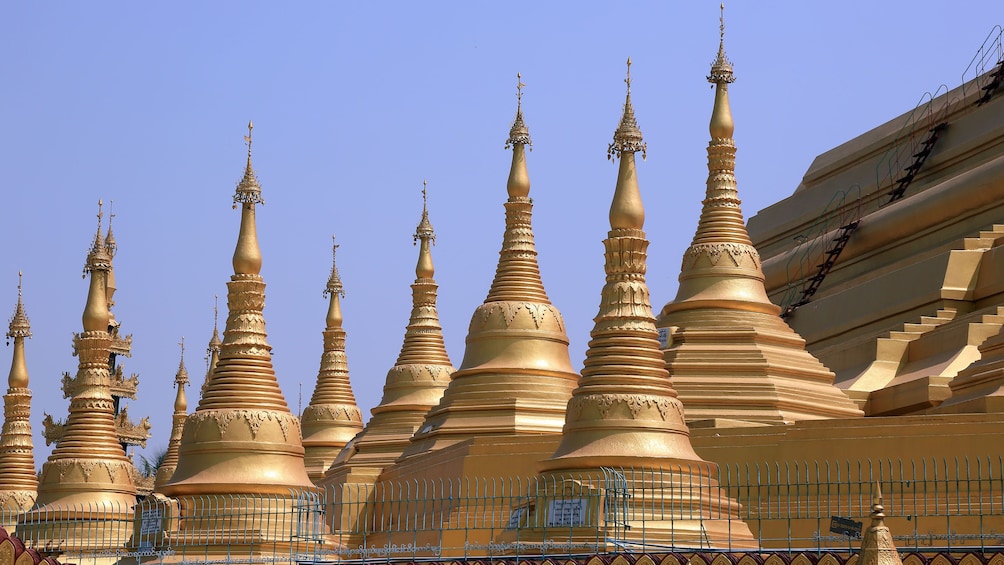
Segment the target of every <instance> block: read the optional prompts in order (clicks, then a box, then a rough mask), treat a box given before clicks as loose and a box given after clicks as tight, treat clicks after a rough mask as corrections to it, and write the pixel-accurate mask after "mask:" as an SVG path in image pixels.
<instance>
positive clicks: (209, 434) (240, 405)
mask: <svg viewBox="0 0 1004 565" xmlns="http://www.w3.org/2000/svg"><path fill="white" fill-rule="evenodd" d="M252 128H253V125H252V124H251V123H248V135H247V137H246V138H245V140H246V141H247V144H248V157H247V166H246V168H245V170H244V177H243V178H242V179H241V181H240V182H239V183H238V184H237V191H236V194H235V195H234V207H237V206H240V208H241V227H240V233H239V235H238V237H237V246H236V249H235V251H234V257H233V266H234V275H233V276H232V277H231V280H230V282H229V283H227V287H228V296H227V305H228V309H229V314H228V316H227V324H226V329H225V330H224V332H223V344H222V346H221V348H220V357H219V362H218V363H217V365H216V368H215V369H214V370H213V373H212V375H211V377H210V379H209V385H208V386H207V387H206V392H205V394H203V395H202V398H201V400H200V401H199V406H198V408H197V409H196V410H195V412H194V413H192V414H191V415H190V416H189V417H188V419H187V420H186V421H185V429H184V431H183V433H182V438H181V446H180V447H179V450H178V467H177V469H176V470H175V472H174V476H173V477H171V480H170V481H169V482H168V483H167V484H165V485H163V486H162V487H161V489H160V490H161V492H162V493H163V494H165V495H166V496H170V497H182V496H187V495H200V494H231V493H260V494H276V495H283V496H289V495H290V489H304V488H312V487H313V483H311V481H310V478H309V477H308V476H307V472H306V469H305V468H304V464H303V445H302V443H301V440H300V420H299V418H297V417H296V416H295V415H293V414H291V413H290V411H289V407H288V406H287V404H286V400H285V398H284V397H283V395H282V391H281V390H279V385H278V383H277V382H276V378H275V371H274V370H273V369H272V361H271V346H269V344H268V342H267V341H266V340H265V318H264V316H263V314H262V310H263V309H264V307H265V282H264V281H263V280H262V277H261V275H260V274H259V272H260V271H261V263H262V257H261V250H260V249H259V248H258V236H257V231H256V225H255V205H256V204H262V203H264V200H263V199H262V196H261V186H259V184H258V180H257V179H256V178H255V174H254V170H253V168H252V166H251V131H252Z"/></svg>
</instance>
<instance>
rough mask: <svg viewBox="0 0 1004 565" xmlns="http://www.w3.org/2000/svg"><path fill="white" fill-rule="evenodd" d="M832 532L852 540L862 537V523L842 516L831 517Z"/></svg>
mask: <svg viewBox="0 0 1004 565" xmlns="http://www.w3.org/2000/svg"><path fill="white" fill-rule="evenodd" d="M830 532H831V533H834V534H840V535H844V536H850V537H852V538H859V537H861V522H855V521H854V520H851V519H850V518H842V517H840V516H830Z"/></svg>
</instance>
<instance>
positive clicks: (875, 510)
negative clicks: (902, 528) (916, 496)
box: [858, 482, 903, 565]
mask: <svg viewBox="0 0 1004 565" xmlns="http://www.w3.org/2000/svg"><path fill="white" fill-rule="evenodd" d="M858 563H860V564H861V565H903V561H902V560H900V558H899V552H898V551H896V544H895V543H894V541H893V538H892V533H891V532H890V531H889V527H888V526H886V525H885V508H884V507H883V506H882V488H881V487H880V486H879V483H878V482H876V483H875V491H874V493H872V523H871V525H870V526H868V528H866V529H865V531H864V535H862V536H861V557H860V558H859V560H858Z"/></svg>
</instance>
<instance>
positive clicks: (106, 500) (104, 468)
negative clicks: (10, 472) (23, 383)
mask: <svg viewBox="0 0 1004 565" xmlns="http://www.w3.org/2000/svg"><path fill="white" fill-rule="evenodd" d="M100 204H101V203H100V202H99V203H98V205H99V211H98V230H97V233H96V234H95V236H94V242H93V244H92V245H91V250H90V253H89V254H88V256H87V263H86V265H85V267H84V273H85V276H86V274H88V273H89V274H90V286H89V289H88V292H87V304H86V306H85V307H84V313H83V316H82V321H83V326H84V331H83V332H82V333H79V334H75V335H74V337H73V347H74V351H75V352H76V355H77V357H78V358H79V359H80V364H79V367H78V369H77V375H76V377H75V378H72V379H69V380H65V379H64V383H63V385H64V386H63V390H64V391H65V392H66V393H67V394H68V395H70V397H71V398H70V407H69V415H68V417H67V419H66V421H65V423H61V424H55V426H56V427H57V429H58V433H56V434H47V438H48V437H53V436H55V437H56V438H57V443H56V447H55V449H53V451H52V453H51V454H50V455H49V459H48V461H46V462H45V464H44V465H42V473H41V476H40V478H39V485H38V498H37V500H36V501H35V506H34V508H33V509H32V511H31V512H29V513H28V514H26V515H25V516H23V517H22V519H21V523H20V524H19V525H18V531H19V532H21V533H24V534H25V535H26V536H28V537H31V538H33V539H35V540H36V542H37V541H38V540H46V539H49V540H51V541H53V542H55V543H58V544H59V545H60V546H61V547H64V548H68V547H77V546H91V547H93V546H94V545H95V544H98V545H100V544H102V543H105V544H110V545H116V544H120V543H121V542H122V541H123V540H125V539H128V532H129V531H130V530H131V526H130V525H129V524H128V522H127V521H128V520H129V519H131V517H132V512H133V504H135V501H136V500H135V497H136V485H135V482H134V481H135V480H134V474H135V467H134V466H133V463H132V461H130V460H129V458H128V457H126V453H125V450H124V448H123V445H122V443H120V441H119V437H118V428H117V420H116V417H115V401H114V399H113V396H112V375H111V372H110V371H109V359H110V355H111V349H110V348H111V345H112V341H113V338H112V334H111V333H109V328H110V322H111V316H110V314H109V311H108V305H109V295H108V291H107V285H108V274H109V271H110V269H111V259H112V258H111V254H110V253H109V249H108V247H107V246H106V242H105V240H104V239H103V238H102V235H101V217H102V213H101V211H100ZM47 420H49V421H51V418H47ZM95 510H103V511H104V512H105V514H104V517H105V518H106V519H105V520H101V521H96V522H93V523H91V524H88V519H91V520H93V512H94V511H95ZM67 519H75V520H77V522H76V524H75V525H74V526H70V527H67V526H66V525H64V524H62V522H64V521H65V520H67Z"/></svg>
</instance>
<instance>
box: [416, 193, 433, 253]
mask: <svg viewBox="0 0 1004 565" xmlns="http://www.w3.org/2000/svg"><path fill="white" fill-rule="evenodd" d="M428 185H429V183H428V182H427V181H424V180H423V181H422V219H421V220H420V221H419V222H418V228H417V229H416V230H415V235H414V236H412V237H413V240H414V241H413V243H414V244H415V245H417V244H418V240H420V239H428V240H429V241H430V242H431V243H433V244H435V243H436V234H435V232H433V231H432V222H430V221H429V199H428V194H427V193H426V189H427V188H428Z"/></svg>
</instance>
